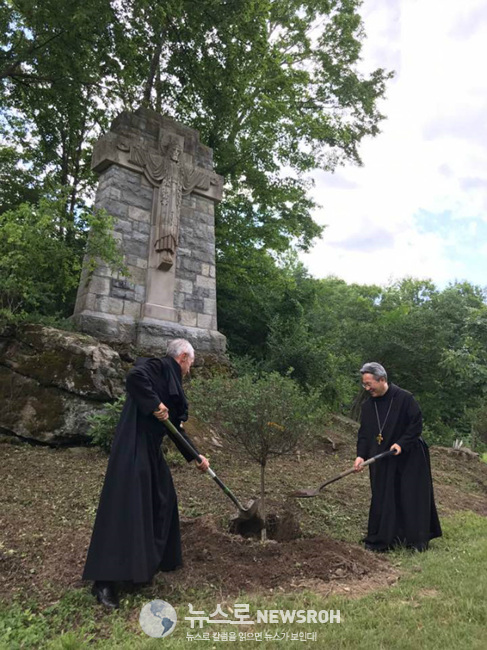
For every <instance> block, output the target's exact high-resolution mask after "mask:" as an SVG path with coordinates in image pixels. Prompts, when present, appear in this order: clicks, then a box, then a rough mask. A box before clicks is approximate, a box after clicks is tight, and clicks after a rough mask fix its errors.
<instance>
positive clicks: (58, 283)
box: [0, 191, 123, 321]
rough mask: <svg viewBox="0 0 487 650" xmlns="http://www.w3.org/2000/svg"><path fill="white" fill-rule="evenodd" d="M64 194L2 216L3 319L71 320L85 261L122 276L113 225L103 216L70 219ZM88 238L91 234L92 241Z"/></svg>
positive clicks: (0, 294)
mask: <svg viewBox="0 0 487 650" xmlns="http://www.w3.org/2000/svg"><path fill="white" fill-rule="evenodd" d="M65 201H66V199H65V195H64V193H63V192H61V191H60V192H58V193H54V194H52V195H51V196H49V197H44V198H42V199H40V200H39V202H38V203H36V204H30V203H22V204H21V205H19V206H17V207H16V208H14V209H12V210H8V211H6V212H4V213H2V214H0V318H2V320H3V321H9V320H15V319H22V318H25V317H26V316H33V315H36V317H39V316H43V317H54V318H60V317H61V318H62V317H66V316H69V315H71V313H72V310H73V306H74V300H75V297H76V291H77V289H78V284H79V279H80V274H81V268H82V263H83V256H85V255H86V256H87V257H88V260H87V264H88V267H89V268H90V266H91V268H93V267H94V265H95V263H96V262H95V261H96V260H97V259H102V260H103V261H105V263H107V264H108V265H110V266H111V267H112V268H114V269H117V270H123V258H122V255H121V252H120V250H119V247H118V242H117V241H116V240H115V239H114V238H113V237H112V234H111V232H112V228H113V222H112V219H111V218H110V217H109V216H108V215H107V214H106V213H105V212H102V211H97V212H89V211H84V212H80V213H79V214H78V215H77V217H76V220H75V222H74V223H73V222H72V221H70V220H69V219H68V217H67V216H66V211H65ZM88 232H89V233H90V234H89V236H88Z"/></svg>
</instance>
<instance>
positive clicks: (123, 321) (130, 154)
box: [74, 108, 226, 353]
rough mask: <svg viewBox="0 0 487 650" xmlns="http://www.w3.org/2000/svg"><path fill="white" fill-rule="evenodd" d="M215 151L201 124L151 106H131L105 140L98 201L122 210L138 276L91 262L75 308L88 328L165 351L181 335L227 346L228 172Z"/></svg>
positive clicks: (126, 248)
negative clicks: (220, 270)
mask: <svg viewBox="0 0 487 650" xmlns="http://www.w3.org/2000/svg"><path fill="white" fill-rule="evenodd" d="M212 161H213V152H212V150H211V149H209V148H208V147H206V146H204V145H203V144H201V143H200V141H199V134H198V132H197V131H195V130H194V129H190V128H188V127H186V126H184V125H182V124H178V123H177V122H175V121H173V120H172V119H170V118H167V117H164V116H162V115H160V114H158V113H155V112H153V111H150V110H148V109H145V108H139V109H138V110H137V111H135V112H134V113H126V112H124V113H121V114H120V115H119V116H118V117H117V118H116V119H115V120H114V122H113V123H112V126H111V129H110V131H109V132H108V133H107V134H106V135H104V136H102V137H101V138H100V139H99V140H98V142H97V144H96V146H95V149H94V153H93V160H92V168H93V169H94V170H95V171H96V172H98V174H99V175H100V177H99V184H98V190H97V194H96V200H95V207H96V208H104V209H105V210H106V211H107V213H108V214H110V215H112V216H113V218H114V222H115V223H114V230H115V232H114V236H115V237H116V238H117V239H118V240H119V241H120V244H121V248H122V251H123V253H124V259H125V264H126V266H127V269H128V276H127V277H120V275H119V274H117V273H114V272H112V271H111V270H110V269H109V268H108V267H107V266H105V265H103V264H100V265H98V267H97V268H96V270H95V271H94V272H90V271H89V269H88V267H87V265H85V267H84V269H83V272H82V276H81V282H80V286H79V289H78V296H77V300H76V307H75V313H74V319H75V321H76V323H77V324H78V326H79V328H80V329H81V330H82V331H84V332H87V333H89V334H93V335H94V336H97V337H98V338H99V339H101V340H104V341H114V342H120V343H132V344H135V345H137V346H138V347H140V348H143V349H146V350H154V351H155V352H158V353H160V352H161V348H162V349H163V348H164V347H165V342H166V341H167V340H168V339H170V338H175V337H184V338H187V339H189V340H190V341H191V342H192V343H193V345H194V347H195V349H196V350H198V351H205V352H216V353H222V352H224V351H225V343H226V339H225V337H224V336H223V335H222V334H220V333H219V332H218V330H217V320H216V280H215V226H214V208H215V204H216V202H218V201H220V200H221V198H222V186H223V179H222V177H221V176H218V174H216V173H215V172H214V171H213V162H212Z"/></svg>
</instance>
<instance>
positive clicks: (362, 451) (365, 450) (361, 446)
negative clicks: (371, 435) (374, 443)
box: [357, 408, 369, 460]
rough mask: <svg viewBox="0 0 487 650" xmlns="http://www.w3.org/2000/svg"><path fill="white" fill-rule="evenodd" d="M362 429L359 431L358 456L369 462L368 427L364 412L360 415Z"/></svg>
mask: <svg viewBox="0 0 487 650" xmlns="http://www.w3.org/2000/svg"><path fill="white" fill-rule="evenodd" d="M360 422H361V423H360V429H359V430H358V439H357V456H358V457H360V458H363V459H364V460H367V459H368V457H369V439H368V437H367V435H366V426H365V423H364V411H363V408H362V411H361V413H360Z"/></svg>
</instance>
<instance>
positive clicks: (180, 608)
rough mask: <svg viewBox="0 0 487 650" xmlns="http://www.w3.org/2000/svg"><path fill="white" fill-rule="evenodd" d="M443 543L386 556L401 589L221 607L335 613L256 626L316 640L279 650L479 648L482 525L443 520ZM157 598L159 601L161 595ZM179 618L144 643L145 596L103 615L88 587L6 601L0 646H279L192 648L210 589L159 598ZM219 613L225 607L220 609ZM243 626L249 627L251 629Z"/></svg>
mask: <svg viewBox="0 0 487 650" xmlns="http://www.w3.org/2000/svg"><path fill="white" fill-rule="evenodd" d="M442 523H443V528H444V537H443V538H442V539H439V540H435V541H434V542H433V544H432V548H431V550H430V551H429V552H427V553H423V554H411V553H409V552H406V551H398V552H395V553H393V554H391V555H390V556H389V558H390V561H391V563H392V564H393V565H394V566H396V568H398V569H399V570H400V571H401V572H402V577H401V579H400V580H399V582H398V583H397V584H396V585H395V586H393V587H389V588H387V589H382V590H380V591H376V592H372V593H369V594H368V595H366V596H363V597H361V598H357V599H355V600H353V599H347V598H344V597H338V596H333V597H329V598H326V599H323V598H322V597H320V596H318V595H317V594H314V593H311V592H300V593H292V594H286V593H279V594H277V593H273V594H269V593H268V594H262V595H261V596H256V595H254V596H252V597H249V596H247V595H245V594H242V595H241V596H240V597H239V598H235V599H232V601H231V602H226V603H225V605H227V606H228V605H230V606H232V605H233V603H236V602H240V603H249V604H250V613H251V614H254V616H253V617H255V612H256V610H257V609H261V610H264V609H315V610H323V609H326V610H331V609H333V610H340V612H341V619H342V621H341V623H339V624H338V623H332V624H312V623H310V624H307V623H304V624H294V625H292V624H287V625H283V624H279V625H277V624H270V623H268V624H266V625H264V624H262V625H259V626H253V627H255V631H256V632H264V633H265V632H268V633H270V632H272V633H275V632H277V631H279V632H281V633H282V632H289V634H291V633H296V632H316V633H317V641H316V642H313V641H308V643H307V644H303V642H301V641H294V642H293V641H291V640H288V641H282V642H281V643H282V647H284V644H285V647H288V646H292V647H303V645H304V647H309V645H311V647H314V648H324V647H326V648H333V649H338V648H340V649H342V648H345V649H346V648H352V649H353V648H357V649H360V650H369V649H370V650H382V649H384V650H386V649H387V650H390V649H393V650H396V649H397V650H403V649H404V650H409V649H411V650H413V649H414V650H416V649H417V648H420V647H423V648H427V649H428V650H435V649H438V650H450V649H452V650H453V649H454V650H463V649H464V648H465V650H466V649H467V648H468V649H469V650H476V649H477V648H478V649H480V648H484V647H485V630H486V629H487V612H486V606H485V602H486V600H487V544H486V539H487V519H486V518H483V517H481V516H479V515H475V514H474V513H471V512H463V513H459V514H456V515H455V516H454V517H451V518H449V519H444V520H443V522H442ZM160 597H161V598H163V599H164V597H165V596H164V594H161V595H160ZM167 599H168V600H170V602H171V604H172V605H173V606H174V607H175V608H176V610H177V612H178V615H179V619H180V620H179V623H178V626H177V628H176V630H175V632H174V634H173V635H171V636H170V637H167V638H165V639H163V640H161V639H155V640H152V639H149V638H148V637H146V636H145V635H144V633H143V632H142V631H141V630H140V628H139V625H138V614H139V611H140V608H141V606H142V605H143V604H145V602H147V600H148V599H147V597H144V594H143V593H142V594H138V595H136V596H130V597H128V598H127V599H125V600H124V601H123V603H122V608H121V610H119V611H118V612H115V613H112V614H107V615H105V614H103V613H102V612H101V610H100V608H98V607H94V606H93V599H92V597H91V596H90V595H89V593H88V591H87V590H77V591H70V592H68V593H67V594H66V595H65V596H64V597H63V598H62V599H61V600H60V601H59V602H58V603H55V604H53V605H52V606H50V607H48V608H44V609H43V610H42V611H39V609H38V608H37V607H36V604H35V603H30V604H25V603H23V604H20V603H17V604H16V603H14V604H11V605H10V606H8V607H5V606H4V608H3V610H2V611H1V618H0V647H1V648H6V649H7V648H8V649H9V650H15V649H16V648H36V649H37V648H54V649H58V650H60V649H64V650H75V649H76V650H77V649H81V648H92V647H96V648H103V649H112V648H113V649H115V648H117V649H118V648H121V649H125V648H126V649H127V650H128V649H129V648H144V649H147V650H150V649H151V648H161V647H164V648H171V649H181V648H188V647H207V648H224V647H232V648H235V647H241V646H242V645H243V646H244V647H263V646H265V647H270V646H272V647H276V643H278V645H277V647H279V646H280V643H279V642H276V641H265V640H264V641H262V642H259V643H257V642H256V641H246V642H241V641H238V640H237V641H236V642H222V641H218V642H217V641H213V642H211V641H210V642H208V641H199V642H196V643H193V645H192V646H191V645H190V642H189V641H188V640H187V638H186V635H187V633H188V632H189V633H194V631H192V630H191V629H190V626H189V623H188V622H187V621H184V620H183V619H184V617H185V616H187V615H188V609H187V608H188V603H189V602H191V603H193V605H194V606H195V608H196V609H202V610H204V611H206V612H207V613H211V612H213V611H214V610H215V608H216V605H217V603H219V602H221V597H219V595H218V594H217V593H216V592H214V590H212V589H211V587H209V588H207V589H204V590H203V589H194V590H193V589H192V590H190V591H189V592H188V591H186V592H182V591H179V592H177V591H174V592H173V593H172V594H171V598H169V596H167ZM223 608H224V610H225V606H224V607H223ZM250 629H251V628H250ZM202 631H206V632H210V634H212V633H213V632H222V631H226V632H229V631H233V632H235V631H237V632H245V631H249V628H247V627H245V628H244V627H243V626H242V627H239V626H232V625H215V624H213V625H205V627H204V628H203V630H202Z"/></svg>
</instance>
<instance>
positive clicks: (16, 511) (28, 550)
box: [0, 445, 487, 604]
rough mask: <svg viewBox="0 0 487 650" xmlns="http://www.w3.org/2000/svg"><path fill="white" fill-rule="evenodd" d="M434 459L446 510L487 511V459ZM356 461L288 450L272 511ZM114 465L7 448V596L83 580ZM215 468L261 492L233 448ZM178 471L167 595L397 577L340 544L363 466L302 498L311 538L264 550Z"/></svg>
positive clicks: (363, 517)
mask: <svg viewBox="0 0 487 650" xmlns="http://www.w3.org/2000/svg"><path fill="white" fill-rule="evenodd" d="M431 457H432V467H433V475H434V488H435V496H436V502H437V504H438V506H439V509H440V514H442V515H446V514H450V513H452V512H454V511H456V510H463V509H468V510H474V511H475V512H477V513H479V514H484V515H487V499H486V497H485V495H486V492H487V490H486V488H487V465H486V464H485V463H482V462H480V461H476V460H466V459H462V458H454V457H452V456H451V455H449V454H444V453H442V452H441V451H439V450H438V451H437V450H436V449H435V448H432V449H431ZM352 461H353V449H350V450H348V451H347V448H346V447H345V446H343V447H341V448H340V449H339V451H338V453H337V454H333V455H330V454H326V453H324V452H313V453H306V454H304V453H303V454H302V456H301V458H300V460H299V461H298V460H297V458H296V457H293V456H291V457H289V458H287V457H282V458H281V459H279V462H277V461H276V462H275V464H274V465H271V466H270V469H269V475H268V482H267V485H268V488H267V498H266V503H267V511H268V512H281V510H280V508H282V507H283V504H285V503H286V499H287V498H288V495H289V493H290V492H292V491H293V490H295V489H296V488H301V487H303V488H305V487H313V486H315V485H317V484H319V483H320V482H321V481H322V480H324V479H325V478H327V477H329V476H333V475H334V474H337V473H339V472H340V471H343V469H346V468H347V466H348V464H349V463H351V462H352ZM106 464H107V457H106V456H105V455H104V454H103V453H102V452H99V451H96V450H93V449H73V450H70V449H59V450H53V449H48V448H45V447H42V448H40V447H31V446H28V445H15V446H13V445H0V475H1V477H2V489H1V490H0V598H2V599H10V598H12V597H15V596H18V597H20V598H24V597H26V596H28V597H29V598H37V599H39V600H40V601H41V603H44V604H48V603H50V602H55V600H57V599H58V598H59V596H60V595H61V594H62V593H63V592H64V591H65V590H68V589H72V588H80V587H82V586H83V583H82V581H81V573H82V570H83V565H84V561H85V557H86V551H87V547H88V543H89V540H90V536H91V531H92V526H93V520H94V517H95V513H96V508H97V506H98V499H99V495H100V490H101V486H102V482H103V477H104V475H105V470H106ZM212 466H213V467H214V469H215V471H216V472H217V473H218V474H219V475H221V477H222V479H223V480H225V481H226V482H228V484H229V485H230V486H231V487H232V489H233V490H235V493H236V494H237V495H238V496H239V497H240V498H241V499H244V498H254V497H255V496H257V495H256V494H255V488H256V486H257V485H258V484H259V471H258V467H254V466H252V465H250V464H249V463H244V462H242V461H241V460H240V459H238V458H235V457H234V456H233V455H230V454H227V453H226V452H225V450H214V451H213V453H212ZM171 471H172V473H173V477H174V482H175V485H176V489H177V492H178V496H179V504H180V512H181V515H182V520H183V524H182V535H183V553H184V558H185V562H186V565H185V567H184V568H183V569H182V570H181V571H179V572H175V573H171V574H159V575H158V576H157V578H156V580H155V584H154V586H153V587H151V588H150V589H151V591H150V594H152V593H153V594H154V595H161V594H164V593H166V594H169V593H171V590H172V589H173V585H174V589H176V588H177V589H179V588H181V589H186V588H187V589H188V591H189V590H194V588H195V586H196V587H198V588H200V587H203V588H204V587H206V586H207V585H208V584H212V585H214V586H215V588H218V589H221V590H222V591H223V592H225V593H228V594H236V593H238V592H239V591H243V590H247V591H263V592H265V591H267V592H269V590H284V589H286V590H290V589H291V590H292V589H312V590H314V591H318V592H320V593H323V595H325V594H327V593H336V592H337V591H338V592H339V593H344V594H349V595H355V594H360V593H363V590H370V589H374V588H378V587H383V586H386V585H388V584H390V583H391V581H392V582H393V581H394V580H395V579H396V578H395V574H394V573H393V572H392V570H391V568H390V566H389V565H388V563H387V558H382V557H378V556H375V555H373V554H371V553H369V552H367V551H365V550H363V549H362V548H361V547H359V546H358V545H357V544H354V543H346V542H344V541H340V539H341V540H343V539H348V540H354V541H355V540H358V539H360V537H361V535H363V533H364V532H365V527H366V522H367V513H368V505H369V501H370V487H369V482H368V476H367V475H366V472H363V473H362V474H361V475H360V476H352V477H350V478H349V479H345V480H343V481H340V482H337V483H336V484H334V485H333V486H331V488H330V489H329V490H326V492H325V494H323V495H322V496H320V497H317V498H316V499H303V500H301V501H299V500H295V501H294V502H293V503H294V506H295V512H296V515H297V517H298V520H299V524H300V526H301V530H302V531H303V534H304V537H303V538H301V539H298V540H293V541H285V542H282V543H279V544H275V543H272V542H270V543H267V544H265V545H262V544H261V543H260V542H259V541H256V540H255V539H254V540H246V539H243V538H241V537H237V536H234V535H230V534H229V533H228V532H226V531H227V530H228V522H229V519H230V517H231V516H232V515H234V514H235V508H234V507H233V505H232V503H231V502H230V500H229V499H227V497H226V496H225V495H224V494H223V493H222V492H221V490H219V489H218V488H217V487H216V486H215V485H214V482H213V481H208V480H206V479H205V478H204V477H202V476H201V475H200V474H199V472H197V471H196V470H195V469H194V467H192V465H191V464H186V463H185V462H183V461H180V463H179V464H177V465H173V466H172V467H171ZM271 495H272V498H271ZM335 537H337V538H339V539H334V538H335ZM178 585H179V587H178ZM330 590H331V591H330ZM347 590H350V591H347ZM150 594H148V595H150Z"/></svg>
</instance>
